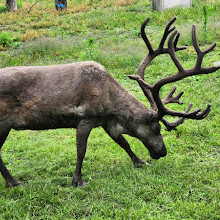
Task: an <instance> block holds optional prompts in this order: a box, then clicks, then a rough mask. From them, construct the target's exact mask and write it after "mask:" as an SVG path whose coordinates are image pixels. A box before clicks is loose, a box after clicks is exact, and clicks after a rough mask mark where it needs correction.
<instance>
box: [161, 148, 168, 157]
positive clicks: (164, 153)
mask: <svg viewBox="0 0 220 220" xmlns="http://www.w3.org/2000/svg"><path fill="white" fill-rule="evenodd" d="M166 155H167V149H166V147H165V146H164V147H163V150H162V151H161V153H160V156H161V157H165V156H166Z"/></svg>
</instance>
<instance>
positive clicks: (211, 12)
mask: <svg viewBox="0 0 220 220" xmlns="http://www.w3.org/2000/svg"><path fill="white" fill-rule="evenodd" d="M67 2H68V9H67V10H66V11H61V12H56V11H55V10H54V1H52V0H48V1H40V2H38V3H37V4H36V5H35V6H34V7H33V8H32V9H31V11H30V12H29V13H27V12H28V10H29V9H30V8H31V6H32V5H33V4H34V3H35V1H33V0H29V1H27V0H26V1H18V6H19V10H18V11H17V12H15V13H7V12H6V11H5V7H4V4H5V2H4V1H2V2H0V31H1V32H0V68H4V67H8V66H23V65H50V64H59V63H70V62H75V61H80V60H95V61H97V62H100V63H101V64H102V65H104V66H105V68H106V69H107V70H108V72H109V73H110V74H112V76H113V77H114V78H115V79H116V80H118V81H119V82H120V83H121V84H122V85H123V86H124V87H126V88H127V89H128V90H129V91H131V92H132V93H133V94H134V95H135V96H137V97H138V98H139V99H140V100H141V101H142V102H144V103H146V105H147V106H149V103H148V102H147V100H146V98H145V97H144V95H143V94H142V91H141V90H140V88H139V86H138V85H137V83H136V82H134V81H132V80H130V79H128V77H127V75H129V74H135V72H136V71H137V68H138V65H139V63H140V62H141V60H142V58H144V56H146V54H147V49H146V46H145V44H144V42H143V41H142V39H141V38H140V25H141V23H142V22H143V21H144V20H145V19H146V18H147V17H150V18H151V21H150V23H149V25H148V26H147V33H148V36H149V38H150V39H151V42H152V44H153V46H154V47H157V45H158V43H159V41H160V38H161V37H162V34H163V30H164V27H165V25H166V24H167V23H168V22H169V21H170V20H171V19H172V18H173V17H174V16H176V17H177V18H178V20H177V21H176V22H175V25H176V27H177V29H178V30H179V31H180V32H181V34H182V35H181V39H180V42H179V45H181V46H185V45H187V46H188V48H187V49H186V50H184V51H181V52H178V58H179V59H180V61H181V62H182V64H183V66H184V67H185V68H191V67H192V66H193V65H194V64H195V59H196V53H195V51H194V49H193V47H192V42H191V33H190V32H191V30H190V29H191V26H192V24H196V26H197V33H198V34H197V35H198V41H199V44H200V45H201V47H202V48H207V47H208V46H209V45H210V44H212V43H213V42H217V43H218V46H217V47H216V48H215V50H214V51H213V52H211V53H209V54H207V56H206V57H205V59H204V62H203V66H211V65H214V63H215V62H217V61H219V60H220V14H219V11H220V3H219V2H217V1H214V0H213V1H211V0H209V1H201V0H193V7H192V8H189V9H186V8H185V9H179V8H175V9H170V10H167V11H165V12H158V11H153V10H152V9H151V4H150V1H149V0H106V1H101V0H85V1H82V0H72V1H67ZM204 10H206V12H207V14H205V13H204ZM176 71H177V70H176V67H175V66H174V64H173V63H172V61H171V59H170V57H169V56H167V55H162V56H159V57H158V58H156V59H155V61H153V62H152V64H151V65H150V66H149V67H148V69H147V70H146V79H147V81H148V82H149V83H150V84H153V83H155V82H156V81H157V80H159V79H160V78H162V77H164V76H168V75H171V74H174V73H176ZM219 73H220V71H217V72H215V73H213V74H210V75H205V76H194V77H190V78H186V79H184V80H182V81H180V82H178V83H175V85H177V87H178V91H181V90H185V93H184V95H183V97H182V98H181V100H182V101H183V102H184V105H183V106H177V105H175V104H170V105H169V107H170V108H172V109H175V110H181V111H183V110H184V109H185V108H186V106H187V105H188V104H189V103H191V102H193V103H194V107H193V109H196V108H198V107H200V108H203V109H204V108H205V106H206V104H208V103H210V104H211V105H212V110H211V112H210V114H209V115H208V117H207V118H206V119H204V120H201V121H193V120H186V121H185V123H184V124H183V125H180V126H179V127H178V130H177V131H172V132H167V131H165V129H164V126H162V131H161V132H162V136H163V138H164V142H165V144H166V147H167V150H168V155H167V156H166V157H165V158H162V159H159V160H153V159H151V158H150V156H149V153H148V150H147V149H146V148H145V147H144V146H143V145H142V144H141V142H140V141H139V140H137V139H134V138H131V137H129V136H126V138H127V140H128V141H129V143H130V144H131V147H132V149H133V150H134V152H135V153H136V154H137V155H138V156H139V157H140V158H141V159H143V160H145V161H146V162H148V163H151V164H152V166H145V167H143V168H139V169H137V168H134V166H133V164H132V162H131V161H130V158H129V157H128V156H127V154H126V153H125V152H124V151H123V150H122V149H121V148H120V147H119V146H118V145H117V144H116V143H114V142H113V141H112V140H111V139H110V138H109V137H108V135H107V134H106V133H105V132H104V130H102V129H101V128H97V129H94V130H93V131H92V133H91V135H90V138H89V142H88V147H87V153H86V157H85V159H84V162H83V178H84V180H85V181H86V182H87V183H88V184H87V185H86V186H85V187H77V188H73V187H72V186H71V180H72V175H73V172H74V168H75V164H76V146H75V144H76V136H75V129H57V130H48V131H14V130H12V131H11V132H10V135H9V136H8V138H7V140H6V142H5V144H4V145H3V147H2V150H1V155H2V158H3V160H4V161H5V164H6V165H7V167H8V168H9V170H10V171H11V173H12V174H13V175H14V176H15V177H16V178H17V179H19V180H21V181H22V183H23V184H22V185H21V186H19V187H15V188H12V189H9V188H6V187H5V182H4V179H3V178H2V176H0V220H6V219H9V220H11V219H19V220H20V219H53V220H54V219H126V220H127V219H150V220H151V219H155V220H158V219H161V220H164V219H172V220H176V219H181V220H182V219H192V220H194V219H201V220H208V219H212V220H217V219H220V172H219V168H220V162H219V159H220V135H219V133H220V114H219V112H220V95H219V94H220V93H219V91H220V90H219V85H220V75H219ZM172 86H173V85H167V86H165V87H163V89H162V91H161V96H165V95H166V94H167V93H168V91H170V89H171V88H172ZM168 119H169V120H172V119H171V118H170V117H168Z"/></svg>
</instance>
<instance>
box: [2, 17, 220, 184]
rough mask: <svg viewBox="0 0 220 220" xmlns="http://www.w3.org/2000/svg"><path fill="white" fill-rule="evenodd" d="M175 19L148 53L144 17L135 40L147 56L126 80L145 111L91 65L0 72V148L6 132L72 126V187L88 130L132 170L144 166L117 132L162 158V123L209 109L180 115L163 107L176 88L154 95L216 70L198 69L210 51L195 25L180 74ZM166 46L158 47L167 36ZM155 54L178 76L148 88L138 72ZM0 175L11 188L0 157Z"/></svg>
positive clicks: (170, 126)
mask: <svg viewBox="0 0 220 220" xmlns="http://www.w3.org/2000/svg"><path fill="white" fill-rule="evenodd" d="M175 20H176V18H174V19H172V20H171V21H170V22H169V23H168V24H167V26H166V28H165V31H164V35H163V37H162V39H161V42H160V44H159V47H158V48H157V49H155V50H154V49H153V48H152V46H151V44H150V42H149V40H148V38H147V36H146V33H145V26H146V24H147V23H148V22H149V18H148V19H146V20H145V21H144V22H143V24H142V26H141V36H142V38H143V40H144V42H145V43H146V45H147V48H148V50H149V53H148V54H147V56H146V58H144V59H143V61H142V62H141V64H140V66H139V69H138V72H137V75H133V76H129V77H130V78H131V79H133V80H136V81H137V82H138V84H139V85H140V87H141V89H142V90H143V92H144V94H145V96H146V97H147V98H148V100H149V102H150V105H151V108H150V109H149V108H147V107H146V106H145V105H144V104H143V103H142V102H140V101H139V100H138V99H137V98H136V97H134V96H133V95H132V94H131V93H130V92H128V91H127V90H126V89H125V88H124V87H122V86H121V85H120V84H119V83H118V82H117V81H115V80H114V79H113V77H112V76H111V75H110V74H108V73H107V71H106V70H105V69H104V67H103V66H102V65H100V64H98V63H96V62H92V61H85V62H76V63H72V64H65V65H52V66H23V67H9V68H3V69H0V149H1V147H2V145H3V144H4V142H5V140H6V138H7V136H8V134H9V132H10V130H11V129H12V128H13V129H15V130H24V129H31V130H44V129H56V128H76V129H77V130H76V137H77V143H76V145H77V162H76V168H75V173H74V175H73V180H72V185H73V186H78V185H79V186H83V185H84V182H83V180H82V177H81V168H82V162H83V159H84V156H85V153H86V145H87V139H88V137H89V134H90V131H91V130H92V129H93V128H95V127H98V126H102V127H103V128H104V130H105V131H106V132H107V134H108V135H109V136H110V137H111V138H112V139H113V140H114V141H115V142H116V143H117V144H119V145H120V146H121V147H122V148H123V149H124V150H125V151H126V152H127V153H128V155H129V156H130V158H131V160H132V161H133V163H134V165H135V166H137V167H140V166H142V165H143V164H145V163H144V162H143V161H142V160H141V159H139V158H138V157H137V156H136V155H135V154H134V152H133V151H132V150H131V148H130V146H129V144H128V142H127V141H126V140H125V138H124V137H123V136H122V134H128V135H131V136H133V137H136V138H138V139H139V140H140V141H141V142H142V143H143V144H144V145H145V146H146V148H147V149H148V150H149V152H150V155H151V157H152V158H154V159H159V158H160V157H164V156H166V154H167V150H166V147H165V145H164V141H163V138H162V136H161V134H160V130H161V126H160V124H159V121H162V122H163V123H164V125H165V126H166V127H167V130H172V129H176V127H177V126H178V125H179V124H181V123H183V122H184V119H185V118H189V119H196V120H199V119H203V118H205V117H206V116H207V115H208V113H209V111H210V107H211V106H210V105H208V106H207V108H206V109H205V110H203V111H201V109H198V110H195V111H193V112H190V109H191V107H192V104H190V105H189V106H188V108H187V109H186V111H185V112H178V111H173V110H170V109H167V108H166V107H165V104H167V103H178V104H182V102H180V97H181V96H182V94H183V92H181V93H180V94H178V95H177V96H176V97H174V96H173V94H174V92H175V90H176V87H174V88H173V89H172V91H171V92H170V93H169V94H168V95H167V96H166V97H165V98H164V99H161V98H160V96H159V91H160V89H161V87H162V86H163V85H165V84H168V83H172V82H175V81H178V80H181V79H183V78H185V77H188V76H193V75H198V74H208V73H212V72H214V71H216V70H217V69H219V68H220V66H218V67H208V68H204V67H201V64H202V59H203V57H204V55H205V54H206V53H208V52H209V51H211V50H212V49H213V48H214V47H215V46H216V44H215V43H214V44H213V45H212V46H210V47H209V48H208V49H206V50H203V51H202V50H201V49H200V48H199V46H198V43H197V39H196V33H195V26H193V28H192V41H193V45H194V48H195V50H196V53H197V61H196V64H195V67H193V68H192V69H187V70H185V69H184V68H183V67H182V65H181V64H180V62H179V60H178V59H177V57H176V55H175V52H176V51H179V50H183V49H185V48H186V47H177V41H178V38H179V34H178V33H177V31H175V30H174V29H175V27H171V25H172V24H173V23H174V21H175ZM169 34H171V35H170V37H169V39H168V47H164V43H165V41H166V39H167V37H168V35H169ZM160 54H169V55H170V57H171V59H172V60H173V62H174V64H175V65H176V67H177V69H178V73H177V74H175V75H172V76H168V77H165V78H163V79H161V80H159V81H158V82H156V83H155V84H154V85H149V84H148V83H146V82H145V81H144V72H145V69H146V67H147V66H148V64H149V63H150V62H151V61H152V60H153V59H154V58H155V57H156V56H158V55H160ZM165 115H171V116H178V117H179V119H178V120H177V121H175V122H172V123H171V122H168V121H167V120H165V119H164V116H165ZM0 171H1V173H2V175H3V177H4V179H5V181H6V185H7V186H8V187H13V186H17V185H19V184H20V182H19V181H17V180H15V179H14V177H13V176H12V175H11V174H10V172H9V171H8V169H7V168H6V166H5V164H4V162H3V161H2V159H1V156H0Z"/></svg>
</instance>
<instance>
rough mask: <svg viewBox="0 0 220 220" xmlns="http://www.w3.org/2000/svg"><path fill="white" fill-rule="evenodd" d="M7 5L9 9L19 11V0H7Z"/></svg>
mask: <svg viewBox="0 0 220 220" xmlns="http://www.w3.org/2000/svg"><path fill="white" fill-rule="evenodd" d="M6 7H7V10H8V11H17V10H18V8H17V0H6Z"/></svg>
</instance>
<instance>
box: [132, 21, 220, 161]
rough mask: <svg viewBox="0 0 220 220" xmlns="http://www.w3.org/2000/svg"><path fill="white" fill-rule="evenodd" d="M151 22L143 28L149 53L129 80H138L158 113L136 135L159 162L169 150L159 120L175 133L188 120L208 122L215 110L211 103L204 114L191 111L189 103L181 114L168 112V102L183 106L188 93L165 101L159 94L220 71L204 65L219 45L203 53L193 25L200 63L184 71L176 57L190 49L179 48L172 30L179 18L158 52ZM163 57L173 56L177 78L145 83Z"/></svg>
mask: <svg viewBox="0 0 220 220" xmlns="http://www.w3.org/2000/svg"><path fill="white" fill-rule="evenodd" d="M149 20H150V19H149V18H147V19H146V20H145V21H144V22H143V24H142V26H141V36H142V38H143V40H144V42H145V43H146V46H147V48H148V50H149V53H148V55H147V56H146V57H145V58H144V59H143V60H142V62H141V64H140V66H139V68H138V71H137V75H130V76H129V78H130V79H133V80H136V81H137V82H138V84H139V85H140V87H141V89H142V91H143V92H144V94H145V96H146V97H147V99H148V100H149V102H150V105H151V109H152V110H153V111H154V115H153V117H152V120H151V121H150V122H148V126H144V125H143V123H142V125H143V126H142V125H141V126H140V128H139V129H137V131H136V132H137V136H139V137H138V138H139V139H140V140H141V141H142V142H143V143H144V145H145V146H146V147H147V148H148V149H149V151H150V154H151V156H152V157H153V158H155V159H158V158H160V157H161V156H165V155H166V148H165V145H164V142H163V139H162V137H161V134H160V124H159V121H161V122H163V124H164V125H165V126H166V130H167V131H171V130H175V129H176V127H177V126H178V125H180V124H182V123H183V122H184V120H185V119H186V118H188V119H195V120H201V119H204V118H205V117H206V116H207V115H208V113H209V112H210V110H211V105H210V104H208V105H207V107H206V109H205V110H203V111H202V110H201V109H197V110H195V111H193V112H189V111H190V109H191V108H192V104H189V106H188V107H187V109H186V110H185V112H178V111H174V110H171V109H168V108H166V107H165V105H166V104H168V103H177V104H179V105H181V104H183V103H182V102H181V101H180V97H181V96H182V95H183V93H184V91H182V92H180V93H179V94H178V95H177V96H175V97H174V96H173V94H174V93H175V91H176V87H174V88H173V89H172V90H171V92H170V93H169V94H168V95H167V96H166V97H165V98H164V99H161V98H160V94H159V92H160V89H161V87H162V86H164V85H166V84H169V83H172V82H176V81H179V80H181V79H183V78H186V77H189V76H193V75H199V74H209V73H212V72H215V71H216V70H218V69H219V68H220V66H213V67H206V68H205V67H202V66H201V65H202V61H203V57H204V56H205V54H207V53H208V52H210V51H211V50H213V49H214V48H215V46H216V43H214V44H212V45H211V46H210V47H209V48H207V49H206V50H201V49H200V47H199V45H198V42H197V38H196V27H195V25H193V26H192V42H193V46H194V48H195V51H196V53H197V61H196V64H195V66H194V67H193V68H191V69H184V68H183V66H182V65H181V63H180V61H179V60H178V58H177V57H176V54H175V52H176V51H180V50H184V49H186V48H187V47H177V42H178V39H179V37H180V34H179V33H178V32H177V31H175V26H174V27H172V28H171V25H172V24H173V23H174V22H175V20H176V18H173V19H172V20H171V21H170V22H169V23H168V24H167V26H166V28H165V31H164V34H163V37H162V39H161V42H160V44H159V47H158V48H157V49H155V50H154V49H153V48H152V45H151V43H150V41H149V40H148V38H147V36H146V33H145V27H146V25H147V23H148V22H149ZM170 33H171V35H170V37H169V39H168V47H164V44H165V41H166V39H167V37H168V35H169V34H170ZM160 54H169V55H170V57H171V59H172V60H173V62H174V64H175V66H176V67H177V70H178V72H177V73H176V74H175V75H172V76H168V77H165V78H163V79H161V80H159V81H158V82H156V83H155V84H154V85H150V84H148V83H147V82H145V80H144V72H145V69H146V68H147V66H148V64H149V63H150V62H151V61H152V60H153V59H154V58H155V57H156V56H158V55H160ZM165 115H170V116H177V117H179V119H178V120H177V121H175V122H168V121H167V120H165V118H164V116H165ZM149 125H150V126H149ZM144 132H145V135H144ZM147 133H148V134H147ZM143 137H147V140H144V138H143Z"/></svg>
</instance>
